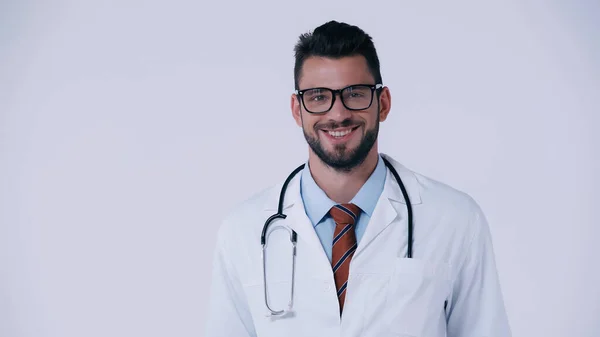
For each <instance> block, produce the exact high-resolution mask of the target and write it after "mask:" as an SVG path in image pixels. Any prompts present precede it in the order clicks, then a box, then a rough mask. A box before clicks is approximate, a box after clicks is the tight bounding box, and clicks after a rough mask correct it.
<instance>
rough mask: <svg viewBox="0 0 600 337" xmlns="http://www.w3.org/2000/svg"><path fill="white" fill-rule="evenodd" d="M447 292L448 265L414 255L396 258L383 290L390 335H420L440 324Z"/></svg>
mask: <svg viewBox="0 0 600 337" xmlns="http://www.w3.org/2000/svg"><path fill="white" fill-rule="evenodd" d="M449 291H450V279H449V266H448V264H446V263H444V262H437V261H436V262H435V263H434V262H431V261H428V260H421V259H414V258H411V259H409V258H398V259H397V260H396V261H395V264H394V270H393V273H392V275H391V277H390V282H389V284H388V290H387V300H386V306H385V307H386V311H387V318H388V324H389V331H390V333H392V334H393V335H394V336H406V337H421V336H424V333H425V332H426V331H428V330H432V328H433V327H435V326H438V324H440V321H439V320H440V318H443V311H444V302H445V300H446V298H447V296H448V294H449Z"/></svg>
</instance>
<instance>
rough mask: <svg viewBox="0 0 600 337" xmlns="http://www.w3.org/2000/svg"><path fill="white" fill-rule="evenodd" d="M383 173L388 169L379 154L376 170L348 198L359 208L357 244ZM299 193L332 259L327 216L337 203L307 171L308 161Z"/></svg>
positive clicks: (330, 221)
mask: <svg viewBox="0 0 600 337" xmlns="http://www.w3.org/2000/svg"><path fill="white" fill-rule="evenodd" d="M386 173H387V169H386V167H385V163H384V162H383V159H382V158H381V156H379V160H378V161H377V166H376V167H375V170H374V171H373V173H372V174H371V176H370V177H369V179H367V181H366V182H365V184H364V185H363V186H362V187H361V188H360V190H359V191H358V193H357V194H356V195H355V196H354V198H352V200H351V201H350V202H351V203H353V204H355V205H356V206H358V207H360V209H361V212H360V214H359V216H358V222H357V223H356V224H355V233H356V241H357V243H358V242H360V239H361V238H362V236H363V234H364V232H365V229H366V228H367V224H368V223H369V220H370V219H371V216H372V215H373V211H374V210H375V206H376V205H377V201H378V200H379V196H380V195H381V192H382V191H383V186H384V185H385V178H386ZM300 195H301V196H302V201H303V202H304V209H305V211H306V214H307V215H308V218H309V219H310V221H311V222H312V224H313V226H314V228H315V231H316V232H317V236H318V237H319V239H320V240H321V244H322V245H323V249H324V250H325V253H326V254H327V257H328V258H329V261H331V249H332V242H333V232H334V229H335V222H334V221H333V218H332V217H331V216H330V215H329V210H330V209H331V207H333V206H334V205H336V203H335V202H334V201H333V200H331V199H329V197H328V196H327V195H326V194H325V192H324V191H323V190H322V189H321V188H320V187H319V186H318V185H317V183H316V182H315V180H314V179H313V177H312V174H311V173H310V169H309V166H308V163H307V164H306V166H305V167H304V169H303V170H302V173H301V175H300Z"/></svg>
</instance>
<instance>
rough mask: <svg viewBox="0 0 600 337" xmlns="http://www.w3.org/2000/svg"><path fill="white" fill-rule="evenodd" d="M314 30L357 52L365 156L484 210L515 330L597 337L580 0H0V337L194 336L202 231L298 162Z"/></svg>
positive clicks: (586, 47)
mask: <svg viewBox="0 0 600 337" xmlns="http://www.w3.org/2000/svg"><path fill="white" fill-rule="evenodd" d="M330 19H336V20H341V21H346V22H349V23H352V24H357V25H359V26H361V27H362V28H364V29H365V30H366V31H367V32H368V33H369V34H371V35H372V36H373V38H374V40H375V44H376V47H377V48H378V51H379V53H380V59H381V62H382V72H383V79H384V83H385V84H386V85H388V86H389V87H390V90H391V93H392V112H391V114H390V118H389V119H388V120H387V121H386V122H385V123H383V125H382V130H381V136H380V149H381V150H382V151H383V152H385V153H388V154H390V155H392V156H394V157H395V158H397V159H398V160H400V161H401V162H402V163H403V164H404V165H406V166H408V167H409V168H411V169H413V170H416V171H419V172H421V173H423V174H426V175H428V176H430V177H433V178H435V179H438V180H441V181H443V182H446V183H448V184H450V185H452V186H454V187H456V188H459V189H461V190H464V191H466V192H468V193H469V194H471V195H472V196H473V197H475V199H476V200H477V201H478V202H479V203H480V204H481V206H482V207H483V209H484V211H485V212H486V215H487V217H488V220H489V221H490V226H491V230H492V234H493V239H494V245H495V251H496V257H497V261H498V268H499V273H500V278H501V282H502V286H503V290H504V294H505V298H506V305H507V310H508V314H509V318H510V320H511V325H512V328H513V332H514V336H519V337H520V336H522V337H525V336H547V337H564V336H578V337H597V336H599V335H600V320H599V319H598V318H599V317H600V287H599V286H598V285H599V284H600V267H599V266H600V262H598V260H599V258H600V248H599V245H598V244H597V241H598V237H599V236H600V229H599V226H598V225H599V222H598V220H597V218H594V217H593V216H594V215H596V216H597V209H598V205H599V203H600V192H599V189H600V181H599V178H598V171H599V170H600V160H599V159H600V158H599V155H598V153H599V152H600V151H599V146H598V145H599V143H600V138H599V136H598V134H596V133H595V131H596V130H597V129H598V126H599V125H600V117H599V114H600V80H599V79H600V61H598V60H600V39H599V38H598V36H600V23H599V22H600V3H599V2H598V1H595V0H590V1H542V0H539V1H533V0H529V1H524V0H512V1H508V0H504V1H495V2H487V1H439V2H436V3H433V2H424V1H419V2H417V1H375V2H372V3H371V4H368V1H335V2H334V1H330V2H326V1H315V0H302V1H294V2H291V1H287V2H286V1H276V0H271V1H238V2H235V3H232V2H227V1H220V2H219V1H213V2H208V3H203V2H202V1H187V2H184V1H163V2H158V1H142V0H137V1H110V2H107V1H95V2H92V1H81V0H72V1H52V2H50V1H39V2H32V1H17V0H14V1H10V0H0V336H2V337H80V336H86V337H96V336H98V337H100V336H102V337H105V336H145V337H155V336H190V337H191V336H200V335H201V332H202V330H203V326H204V317H205V313H206V304H207V296H208V288H207V286H208V281H209V274H208V267H209V264H210V260H211V254H212V249H213V246H214V245H213V242H214V239H215V234H216V229H217V226H218V224H219V221H220V219H221V218H222V217H223V215H224V214H225V212H226V211H227V210H228V209H229V208H230V207H232V206H233V205H234V204H235V203H237V202H239V201H241V200H243V199H245V198H247V197H249V196H250V195H251V194H253V193H255V192H257V191H258V190H261V189H263V188H265V187H266V186H268V185H271V184H273V183H276V182H278V181H279V180H280V179H284V178H285V176H286V175H287V174H288V172H289V171H290V170H291V169H293V168H294V167H296V166H297V165H298V164H299V163H300V162H301V161H303V160H305V157H306V154H307V146H306V144H305V141H304V138H303V137H302V133H301V130H300V129H299V128H298V127H297V126H296V124H295V123H294V121H293V119H292V116H291V112H290V110H289V97H290V96H289V95H290V94H291V92H292V90H293V77H292V75H293V73H292V68H293V51H292V48H293V45H294V44H295V42H296V39H297V37H298V35H299V34H301V33H303V32H306V31H308V30H310V29H312V28H314V27H316V26H317V25H319V24H321V23H323V22H325V21H326V20H330ZM255 93H259V94H260V97H261V100H260V102H257V101H256V100H253V97H254V95H255ZM231 186H235V193H232V192H233V189H232V187H231ZM593 211H596V214H592V213H593ZM255 239H256V238H249V240H255Z"/></svg>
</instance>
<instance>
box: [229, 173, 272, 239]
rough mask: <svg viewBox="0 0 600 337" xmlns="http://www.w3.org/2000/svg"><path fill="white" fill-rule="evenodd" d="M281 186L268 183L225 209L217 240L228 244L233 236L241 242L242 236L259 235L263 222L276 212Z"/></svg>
mask: <svg viewBox="0 0 600 337" xmlns="http://www.w3.org/2000/svg"><path fill="white" fill-rule="evenodd" d="M281 186H282V183H277V184H273V185H270V186H268V187H266V188H264V189H262V190H260V191H257V192H256V193H254V194H252V195H250V196H249V197H248V198H246V199H244V200H242V201H240V202H238V203H236V204H234V205H233V206H231V207H230V208H229V209H227V210H226V212H225V214H224V216H223V217H222V219H221V222H220V224H219V229H218V242H219V243H220V244H226V245H230V244H231V243H232V242H234V241H235V238H239V239H240V243H243V242H244V238H248V237H260V236H259V235H260V232H261V230H262V227H263V225H264V222H265V221H266V219H267V218H268V217H269V215H270V214H271V213H275V212H276V208H277V200H278V194H279V190H280V188H281ZM269 212H270V213H269ZM226 241H227V242H226Z"/></svg>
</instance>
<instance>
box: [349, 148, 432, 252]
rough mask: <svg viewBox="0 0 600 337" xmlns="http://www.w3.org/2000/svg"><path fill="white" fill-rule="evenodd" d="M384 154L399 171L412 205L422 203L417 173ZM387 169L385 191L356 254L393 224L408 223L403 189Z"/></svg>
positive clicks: (380, 197)
mask: <svg viewBox="0 0 600 337" xmlns="http://www.w3.org/2000/svg"><path fill="white" fill-rule="evenodd" d="M382 156H383V157H384V158H385V159H387V160H388V161H389V162H390V164H392V166H393V167H394V168H395V169H396V171H397V172H398V175H399V176H400V179H401V180H402V183H403V184H404V187H405V188H406V191H407V194H408V197H409V199H410V203H411V205H418V204H420V203H421V194H420V190H419V184H418V181H417V180H416V177H415V175H414V174H413V173H412V172H411V171H410V170H408V169H407V168H406V167H404V166H403V165H401V164H400V163H398V162H397V161H395V160H394V159H392V158H391V157H389V156H387V155H386V154H382ZM386 171H387V173H386V178H385V185H384V188H383V191H382V193H381V195H380V196H379V200H378V202H377V206H376V207H375V210H374V211H373V216H372V217H371V219H370V220H369V223H368V225H367V228H366V229H365V233H364V234H363V237H362V239H361V241H360V243H359V245H358V247H357V249H356V253H355V256H358V255H360V254H361V252H362V251H364V250H365V249H366V248H367V247H368V246H369V244H370V243H371V242H372V241H373V240H375V238H377V236H379V235H380V234H381V233H382V232H383V231H384V230H385V229H386V228H387V227H388V226H390V225H391V224H398V225H405V226H406V225H408V222H407V221H408V212H407V210H406V201H405V200H404V196H403V195H402V190H401V189H400V186H399V184H398V182H397V181H396V179H395V178H394V175H393V174H392V172H391V171H390V170H389V169H388V168H387V167H386ZM393 203H401V204H402V205H400V206H401V207H394V205H393ZM413 218H414V210H413Z"/></svg>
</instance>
